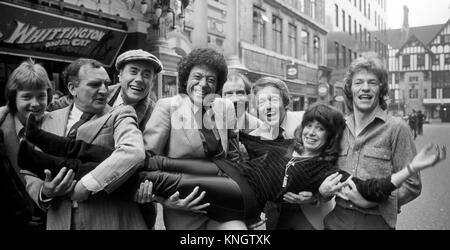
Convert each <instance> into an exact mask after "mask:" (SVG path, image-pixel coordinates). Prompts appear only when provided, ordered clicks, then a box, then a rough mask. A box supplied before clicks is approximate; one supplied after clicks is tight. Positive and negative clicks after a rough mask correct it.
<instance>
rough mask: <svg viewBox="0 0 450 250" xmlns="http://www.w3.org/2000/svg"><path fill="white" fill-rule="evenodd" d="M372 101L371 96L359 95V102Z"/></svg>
mask: <svg viewBox="0 0 450 250" xmlns="http://www.w3.org/2000/svg"><path fill="white" fill-rule="evenodd" d="M372 99H373V96H371V95H360V96H359V100H362V101H371V100H372Z"/></svg>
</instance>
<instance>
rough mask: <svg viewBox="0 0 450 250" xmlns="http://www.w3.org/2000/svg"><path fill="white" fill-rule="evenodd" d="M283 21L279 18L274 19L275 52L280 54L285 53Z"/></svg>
mask: <svg viewBox="0 0 450 250" xmlns="http://www.w3.org/2000/svg"><path fill="white" fill-rule="evenodd" d="M281 26H282V20H281V18H279V17H277V16H273V17H272V34H273V50H274V51H276V52H278V53H280V54H281V53H283V44H282V40H281V39H282V36H283V30H282V27H281Z"/></svg>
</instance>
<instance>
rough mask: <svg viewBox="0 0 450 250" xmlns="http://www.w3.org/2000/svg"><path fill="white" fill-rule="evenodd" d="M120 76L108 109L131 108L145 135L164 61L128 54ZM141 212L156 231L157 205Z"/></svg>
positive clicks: (55, 106)
mask: <svg viewBox="0 0 450 250" xmlns="http://www.w3.org/2000/svg"><path fill="white" fill-rule="evenodd" d="M115 67H116V70H117V72H118V73H119V84H116V85H112V86H109V87H108V93H109V94H108V99H107V103H108V105H109V106H111V107H113V108H116V107H119V106H121V105H122V104H125V105H130V106H132V107H133V108H134V110H135V111H136V115H137V122H138V128H139V129H140V130H141V131H143V130H144V129H145V124H146V123H147V121H148V120H149V119H150V115H151V113H152V111H153V107H154V105H155V102H154V100H152V97H151V94H150V92H151V90H152V88H153V79H154V77H155V75H156V74H158V73H160V72H161V71H162V69H163V66H162V63H161V61H160V60H159V59H158V58H157V57H156V56H154V55H152V54H151V53H149V52H146V51H144V50H141V49H138V50H128V51H126V52H124V53H122V54H121V55H119V57H118V58H117V61H116V64H115ZM72 102H73V98H72V97H70V96H64V97H63V98H60V99H59V100H57V101H56V102H53V103H52V104H50V105H49V107H48V109H47V110H48V111H54V110H59V109H62V108H65V107H67V106H70V105H71V104H72ZM140 209H141V212H142V214H143V216H144V218H145V222H146V224H147V226H148V228H153V227H154V224H155V220H156V205H155V204H154V203H149V204H140Z"/></svg>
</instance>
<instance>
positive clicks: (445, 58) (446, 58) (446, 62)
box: [444, 54, 450, 65]
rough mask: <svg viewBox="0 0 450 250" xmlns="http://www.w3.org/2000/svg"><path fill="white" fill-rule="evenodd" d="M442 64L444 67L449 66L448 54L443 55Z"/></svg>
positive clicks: (449, 57)
mask: <svg viewBox="0 0 450 250" xmlns="http://www.w3.org/2000/svg"><path fill="white" fill-rule="evenodd" d="M444 63H445V65H449V64H450V54H445V57H444Z"/></svg>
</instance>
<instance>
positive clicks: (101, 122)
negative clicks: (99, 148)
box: [77, 106, 112, 143]
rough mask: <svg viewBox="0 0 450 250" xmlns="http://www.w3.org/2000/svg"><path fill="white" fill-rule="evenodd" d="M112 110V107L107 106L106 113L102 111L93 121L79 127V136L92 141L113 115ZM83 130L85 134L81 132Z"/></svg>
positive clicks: (88, 141)
mask: <svg viewBox="0 0 450 250" xmlns="http://www.w3.org/2000/svg"><path fill="white" fill-rule="evenodd" d="M111 110H112V108H111V107H109V106H106V107H105V110H104V111H105V112H104V113H102V114H101V115H95V116H94V117H93V118H92V120H91V121H89V122H87V123H85V124H83V125H82V126H80V128H79V129H78V135H77V138H78V137H80V138H83V139H85V141H86V142H87V143H92V142H93V141H94V139H95V138H96V137H97V135H98V134H99V133H100V130H102V128H103V127H104V126H105V124H106V122H107V121H108V119H109V118H110V117H111V116H112V113H111V112H110V111H111ZM81 128H82V129H81ZM84 131H87V132H84ZM82 132H84V134H80V133H82Z"/></svg>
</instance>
